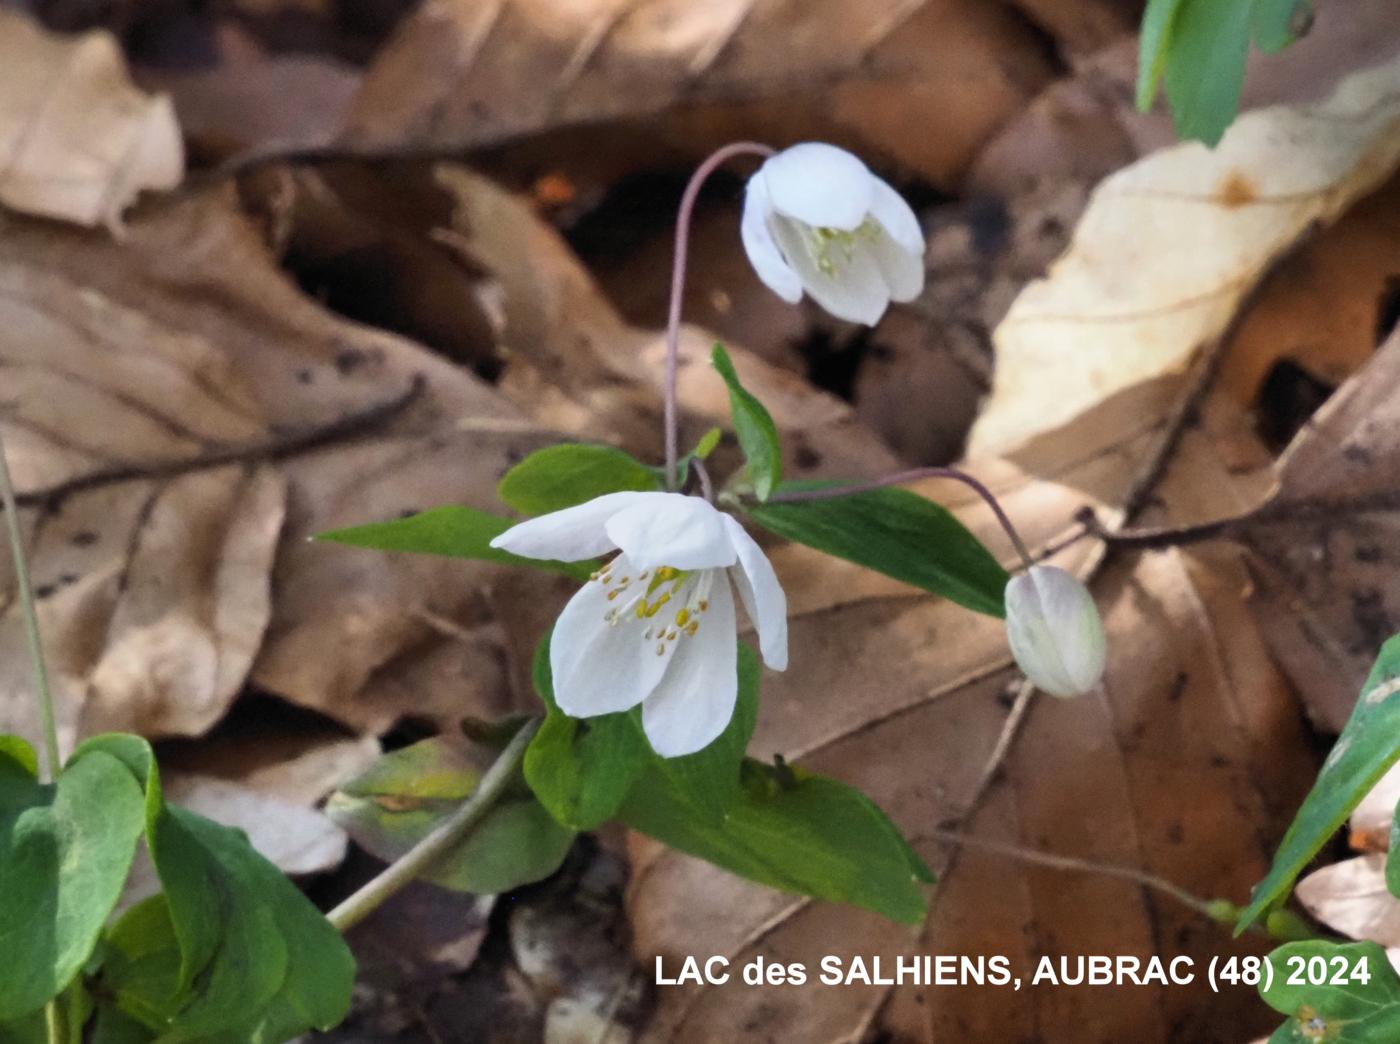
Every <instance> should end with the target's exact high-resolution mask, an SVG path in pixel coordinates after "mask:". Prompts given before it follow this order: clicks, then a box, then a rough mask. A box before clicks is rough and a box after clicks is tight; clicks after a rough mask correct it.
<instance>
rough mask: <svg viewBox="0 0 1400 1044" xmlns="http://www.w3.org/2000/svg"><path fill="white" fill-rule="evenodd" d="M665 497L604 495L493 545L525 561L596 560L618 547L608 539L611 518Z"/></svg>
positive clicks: (553, 514)
mask: <svg viewBox="0 0 1400 1044" xmlns="http://www.w3.org/2000/svg"><path fill="white" fill-rule="evenodd" d="M663 495H664V494H661V493H605V494H604V495H603V496H601V497H594V498H593V499H592V500H590V501H589V502H588V503H586V504H579V505H578V506H577V507H571V508H565V509H564V510H563V511H551V512H550V513H549V514H547V515H541V516H540V517H539V518H532V519H530V520H529V521H527V522H522V523H520V525H518V526H512V527H511V528H510V529H507V530H506V531H505V532H504V533H502V534H501V535H500V536H498V537H496V539H494V540H492V541H491V546H492V547H495V548H499V549H500V550H502V551H509V552H510V553H511V554H513V555H520V556H521V557H522V558H545V559H556V560H558V561H560V562H578V561H580V560H582V559H585V558H596V557H597V556H598V555H601V554H602V553H603V552H604V551H611V550H612V549H613V548H614V547H616V546H617V545H616V544H614V543H613V541H612V539H611V538H610V537H609V536H608V533H607V528H606V525H607V521H608V519H610V518H611V517H612V516H613V515H616V514H617V513H618V512H619V511H621V510H622V509H623V508H625V507H628V506H630V505H632V504H635V503H637V502H638V501H639V500H640V499H642V498H645V497H659V496H663Z"/></svg>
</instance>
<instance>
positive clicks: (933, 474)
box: [768, 468, 1035, 569]
mask: <svg viewBox="0 0 1400 1044" xmlns="http://www.w3.org/2000/svg"><path fill="white" fill-rule="evenodd" d="M930 478H945V479H952V480H953V481H954V482H961V483H962V484H963V485H965V486H969V487H970V488H971V489H972V490H973V492H975V493H976V494H977V495H978V496H979V497H981V498H982V499H983V500H985V501H986V502H987V506H988V507H990V508H991V509H992V514H994V515H995V516H996V519H997V521H998V522H999V523H1001V528H1002V529H1004V530H1005V531H1006V535H1007V537H1009V538H1010V540H1011V545H1012V546H1013V547H1014V548H1015V549H1016V553H1017V554H1018V555H1020V556H1021V562H1022V563H1023V564H1024V565H1025V567H1026V568H1027V569H1029V568H1030V567H1031V566H1033V565H1034V564H1035V559H1034V558H1032V557H1031V553H1030V551H1029V550H1028V549H1027V548H1026V545H1025V542H1024V541H1023V540H1022V539H1021V534H1019V533H1017V532H1016V527H1015V526H1013V525H1012V524H1011V519H1010V518H1009V517H1008V516H1007V514H1006V512H1005V511H1004V510H1002V506H1001V504H999V503H998V502H997V498H996V497H995V496H993V495H992V491H991V490H990V489H988V488H987V487H986V486H984V485H983V484H982V483H981V482H979V481H978V480H977V479H975V478H973V477H972V476H971V475H969V474H968V473H967V472H965V471H959V470H958V469H957V468H912V469H911V470H909V471H899V472H896V473H895V474H893V475H887V476H886V477H884V478H879V479H871V480H870V481H868V482H856V483H852V484H850V485H843V486H825V487H823V488H821V489H803V490H789V491H788V492H786V493H774V494H773V495H772V496H771V497H769V498H768V503H770V504H773V503H781V504H795V503H798V502H800V501H803V500H832V499H834V498H836V497H848V496H851V495H853V494H855V493H870V492H873V491H874V490H877V489H884V488H885V487H886V486H899V485H903V484H904V483H906V482H917V481H919V480H920V479H930Z"/></svg>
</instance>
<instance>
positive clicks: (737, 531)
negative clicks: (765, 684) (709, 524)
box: [724, 515, 788, 671]
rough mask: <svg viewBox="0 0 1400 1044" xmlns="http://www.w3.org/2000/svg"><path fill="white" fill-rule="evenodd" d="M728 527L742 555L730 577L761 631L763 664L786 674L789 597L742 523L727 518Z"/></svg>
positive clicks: (725, 523) (759, 635)
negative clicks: (784, 592) (737, 566)
mask: <svg viewBox="0 0 1400 1044" xmlns="http://www.w3.org/2000/svg"><path fill="white" fill-rule="evenodd" d="M724 527H725V529H727V530H729V539H730V540H732V541H733V542H734V551H735V552H736V553H737V554H738V556H739V568H738V569H731V570H730V571H729V575H730V577H731V578H732V579H733V580H734V586H735V587H737V588H738V589H739V600H740V601H741V602H743V603H744V611H745V612H746V613H748V614H749V619H750V620H752V621H753V625H754V627H756V628H757V629H758V648H759V651H761V652H762V653H763V662H764V663H766V664H767V665H768V666H769V667H770V668H771V669H773V670H775V671H785V670H787V661H788V621H787V596H786V595H785V594H783V587H782V585H781V584H780V583H778V574H777V573H775V572H774V571H773V563H771V562H769V561H768V556H767V555H765V554H764V553H763V549H762V548H761V547H759V546H758V544H757V543H756V542H755V541H754V538H753V537H751V536H749V534H748V533H746V532H745V531H744V527H743V526H741V525H740V524H739V522H738V520H736V519H734V518H731V517H730V516H729V515H725V516H724Z"/></svg>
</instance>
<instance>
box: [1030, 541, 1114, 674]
mask: <svg viewBox="0 0 1400 1044" xmlns="http://www.w3.org/2000/svg"><path fill="white" fill-rule="evenodd" d="M1006 634H1007V638H1008V639H1009V640H1010V642H1011V654H1012V655H1013V656H1014V657H1016V663H1017V665H1019V666H1020V668H1021V670H1022V671H1023V672H1024V673H1025V675H1026V677H1027V678H1029V679H1030V680H1031V681H1032V682H1034V683H1035V685H1036V687H1037V688H1039V689H1043V690H1044V691H1045V692H1048V693H1049V694H1050V695H1051V696H1059V697H1062V698H1069V697H1072V696H1083V695H1084V694H1085V693H1087V692H1090V691H1091V690H1093V688H1094V687H1095V686H1096V685H1098V683H1099V679H1100V678H1102V677H1103V669H1104V658H1105V655H1106V650H1105V643H1104V633H1103V621H1102V620H1101V619H1100V618H1099V611H1098V608H1097V607H1096V606H1095V605H1094V599H1093V596H1092V595H1090V594H1089V590H1088V588H1086V587H1085V586H1084V585H1083V584H1081V583H1080V582H1079V581H1078V580H1076V579H1075V578H1074V577H1073V576H1071V575H1070V574H1069V573H1067V572H1065V571H1064V570H1063V569H1059V568H1057V567H1055V566H1032V567H1031V568H1030V569H1028V570H1027V571H1026V572H1024V573H1022V574H1021V575H1020V576H1014V577H1012V578H1011V582H1010V583H1008V584H1007V585H1006Z"/></svg>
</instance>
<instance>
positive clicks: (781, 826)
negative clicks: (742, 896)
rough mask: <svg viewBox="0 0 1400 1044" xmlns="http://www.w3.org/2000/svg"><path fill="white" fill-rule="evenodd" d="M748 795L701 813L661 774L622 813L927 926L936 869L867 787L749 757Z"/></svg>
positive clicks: (741, 866)
mask: <svg viewBox="0 0 1400 1044" xmlns="http://www.w3.org/2000/svg"><path fill="white" fill-rule="evenodd" d="M742 780H743V785H742V788H741V790H740V794H739V799H738V800H737V801H736V802H735V803H734V804H733V805H732V806H731V807H730V809H729V812H728V814H727V816H726V817H725V819H724V820H723V821H722V822H721V823H712V822H709V821H707V820H706V819H704V818H702V817H697V816H695V815H694V814H693V812H692V810H691V809H690V807H689V805H688V803H687V802H686V801H684V800H683V799H680V798H678V796H677V795H676V793H675V792H674V791H673V790H672V788H671V786H670V785H669V781H668V780H667V779H666V777H665V776H663V775H661V774H660V773H648V774H647V775H646V776H644V777H643V779H642V780H641V781H640V782H639V783H638V785H637V786H636V787H634V788H633V790H632V792H631V794H630V795H629V796H628V798H627V801H626V803H625V804H624V805H623V807H622V810H621V818H622V820H623V822H625V823H626V824H627V825H628V826H630V827H632V828H633V829H634V830H639V831H641V832H642V833H644V834H647V835H649V836H651V837H654V838H656V839H657V840H658V841H661V842H663V843H665V844H667V845H670V846H671V847H672V848H676V849H679V850H680V851H682V852H687V853H689V854H690V855H693V856H697V857H699V858H701V859H705V860H707V861H709V862H711V863H714V864H715V865H716V866H719V867H722V868H724V869H726V870H728V871H730V872H731V873H735V874H738V875H739V876H741V877H746V878H748V879H749V880H751V881H757V882H758V883H760V884H763V885H767V886H768V887H770V888H777V889H779V890H781V891H785V892H795V893H797V894H799V895H809V896H813V897H814V898H817V899H824V900H827V901H830V902H843V903H851V904H853V905H856V906H860V907H863V908H865V909H867V910H873V911H874V912H875V913H878V914H881V915H882V916H885V917H888V918H890V919H891V920H895V921H899V922H901V923H905V924H918V923H920V922H922V921H923V919H924V917H925V915H926V913H927V904H926V900H925V897H924V893H923V889H922V888H921V885H922V883H923V882H925V881H929V880H932V874H931V873H930V872H929V870H928V868H927V866H925V865H924V864H923V861H922V860H920V859H919V858H918V857H917V856H916V855H915V854H914V853H913V850H912V849H911V848H910V847H909V846H908V844H907V843H906V842H905V841H904V839H903V838H902V837H901V836H900V834H899V831H898V829H897V828H896V827H895V826H894V824H892V823H891V822H890V821H889V819H888V817H886V816H885V814H884V813H883V812H881V811H880V809H879V808H878V807H877V806H876V805H875V804H874V803H873V802H871V801H870V799H869V798H867V797H865V795H863V794H861V793H860V792H859V791H858V790H855V789H854V788H852V787H848V786H846V785H845V784H844V783H839V782H837V781H836V780H834V779H828V778H826V777H824V776H816V775H811V774H808V773H806V772H804V771H802V770H801V769H798V768H793V767H790V766H783V767H782V768H781V769H778V768H775V767H773V766H770V765H764V764H761V763H759V762H757V761H752V760H746V761H745V762H744V764H743V776H742Z"/></svg>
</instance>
